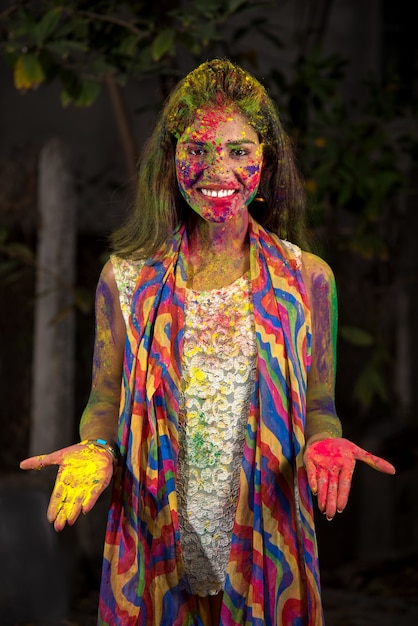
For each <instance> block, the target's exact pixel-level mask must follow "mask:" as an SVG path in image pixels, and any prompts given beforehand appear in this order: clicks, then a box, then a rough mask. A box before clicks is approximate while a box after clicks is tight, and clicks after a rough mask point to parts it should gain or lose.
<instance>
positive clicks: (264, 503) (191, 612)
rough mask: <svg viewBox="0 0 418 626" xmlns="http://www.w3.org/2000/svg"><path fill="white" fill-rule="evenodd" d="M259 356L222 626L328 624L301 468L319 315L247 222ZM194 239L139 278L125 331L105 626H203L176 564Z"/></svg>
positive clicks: (296, 274)
mask: <svg viewBox="0 0 418 626" xmlns="http://www.w3.org/2000/svg"><path fill="white" fill-rule="evenodd" d="M250 242H251V248H250V249H251V253H250V255H251V260H250V271H251V285H252V298H253V306H254V317H255V330H256V341H257V348H258V357H257V380H256V384H255V389H254V393H253V397H252V403H251V410H250V415H249V418H248V424H247V430H246V441H245V444H244V450H243V457H242V467H241V476H240V493H239V500H238V504H237V511H236V517H235V524H234V531H233V538H232V547H231V552H230V558H229V565H228V570H227V578H226V583H225V590H224V601H223V607H222V616H221V624H222V626H233V625H238V624H240V625H246V626H250V625H251V626H258V625H260V626H261V625H265V624H268V625H269V626H321V625H322V624H323V617H322V608H321V601H320V590H319V573H318V562H317V548H316V539H315V530H314V522H313V512H312V500H311V495H310V490H309V487H308V483H307V479H306V473H305V469H304V465H303V458H302V456H303V447H304V425H305V397H306V377H307V370H308V367H309V359H310V313H309V308H308V303H307V298H306V293H305V288H304V284H303V281H302V277H301V274H300V271H299V269H298V264H297V261H296V258H295V255H294V253H293V252H292V251H291V249H290V248H289V247H288V246H286V245H285V244H284V243H283V242H281V241H280V240H279V239H278V238H277V237H276V236H274V235H272V234H271V233H268V232H267V231H265V230H264V229H263V228H261V226H259V225H258V224H257V223H256V222H255V221H254V220H250ZM187 258H188V248H187V236H186V232H185V228H184V227H182V228H180V229H179V230H178V231H177V232H175V233H174V235H173V239H172V242H171V249H170V250H169V251H168V252H167V251H165V253H162V252H161V253H160V254H158V255H156V257H154V258H152V259H148V260H147V261H146V262H145V264H144V266H143V267H142V269H141V270H140V273H139V276H138V281H137V288H136V290H135V293H134V297H133V303H132V313H131V318H130V324H129V328H128V332H127V342H126V351H125V360H124V369H123V381H122V400H121V416H120V427H119V446H120V450H121V455H122V458H123V459H124V464H123V466H122V468H121V471H120V474H119V475H118V476H117V477H116V479H115V483H114V492H113V498H112V505H111V508H110V512H109V520H108V526H107V532H106V541H105V552H104V566H103V576H102V586H101V594H100V609H99V621H98V623H99V624H101V625H108V626H118V625H120V626H133V625H134V624H135V625H136V624H138V625H140V626H150V625H157V624H158V625H164V626H189V625H196V626H198V625H201V624H202V621H201V619H200V617H199V616H198V614H197V606H196V602H195V599H194V597H193V596H191V595H190V594H189V593H188V592H187V577H186V576H185V572H184V564H183V561H182V555H181V546H180V537H179V526H178V519H177V499H176V464H177V454H178V432H177V415H178V407H179V389H180V387H181V356H182V343H183V328H184V300H185V289H186V277H187Z"/></svg>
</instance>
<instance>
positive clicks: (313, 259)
mask: <svg viewBox="0 0 418 626" xmlns="http://www.w3.org/2000/svg"><path fill="white" fill-rule="evenodd" d="M301 264H302V267H301V273H302V277H303V281H304V283H305V286H306V289H307V291H308V292H313V291H318V290H326V291H327V293H331V292H334V291H335V289H336V287H335V277H334V272H333V271H332V269H331V267H330V266H329V265H328V263H327V262H326V261H324V259H321V257H319V256H317V255H316V254H312V253H311V252H305V251H302V255H301Z"/></svg>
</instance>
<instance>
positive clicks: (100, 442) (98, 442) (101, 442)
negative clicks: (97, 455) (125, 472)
mask: <svg viewBox="0 0 418 626" xmlns="http://www.w3.org/2000/svg"><path fill="white" fill-rule="evenodd" d="M80 444H81V445H85V446H86V445H89V444H91V445H93V446H99V447H100V448H103V449H104V450H107V452H109V454H111V455H112V456H113V460H114V462H115V463H117V461H118V458H119V452H118V449H117V448H116V446H112V445H111V444H110V443H109V442H108V441H106V440H105V439H84V440H83V441H80Z"/></svg>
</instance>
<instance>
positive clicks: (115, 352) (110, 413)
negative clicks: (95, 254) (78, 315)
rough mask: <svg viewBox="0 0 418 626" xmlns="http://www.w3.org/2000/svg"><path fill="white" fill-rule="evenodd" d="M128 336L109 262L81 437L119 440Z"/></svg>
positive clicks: (100, 300)
mask: <svg viewBox="0 0 418 626" xmlns="http://www.w3.org/2000/svg"><path fill="white" fill-rule="evenodd" d="M125 335H126V327H125V322H124V319H123V315H122V311H121V308H120V304H119V293H118V288H117V285H116V281H115V277H114V275H113V268H112V264H111V262H110V261H108V262H107V263H106V265H105V266H104V268H103V270H102V273H101V275H100V279H99V282H98V284H97V290H96V336H95V343H94V354H93V372H92V386H91V391H90V396H89V399H88V402H87V406H86V408H85V410H84V412H83V415H82V417H81V422H80V436H81V439H97V438H103V439H105V440H106V441H109V442H110V443H114V442H115V441H116V438H117V427H118V414H119V400H120V386H121V378H122V364H123V352H124V345H125Z"/></svg>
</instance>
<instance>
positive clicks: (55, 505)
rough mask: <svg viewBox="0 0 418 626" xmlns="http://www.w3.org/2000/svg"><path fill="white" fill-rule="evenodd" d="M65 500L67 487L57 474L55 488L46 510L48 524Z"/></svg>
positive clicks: (54, 517)
mask: <svg viewBox="0 0 418 626" xmlns="http://www.w3.org/2000/svg"><path fill="white" fill-rule="evenodd" d="M66 499H67V485H65V483H64V482H63V481H62V479H61V474H60V473H58V476H57V479H56V481H55V487H54V490H53V492H52V494H51V498H50V500H49V505H48V510H47V512H46V516H47V518H48V521H49V522H53V521H54V520H55V519H56V517H57V515H58V513H59V511H60V510H61V509H62V507H63V504H64V502H66Z"/></svg>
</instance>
